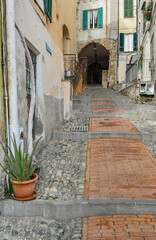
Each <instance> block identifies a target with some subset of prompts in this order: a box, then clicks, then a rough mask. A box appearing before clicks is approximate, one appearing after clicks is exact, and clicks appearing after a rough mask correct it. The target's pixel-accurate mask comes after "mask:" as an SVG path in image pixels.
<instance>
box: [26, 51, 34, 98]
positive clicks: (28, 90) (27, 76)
mask: <svg viewBox="0 0 156 240" xmlns="http://www.w3.org/2000/svg"><path fill="white" fill-rule="evenodd" d="M29 52H30V56H31V59H32V63H33V67H34V78H35V84H36V55H35V54H34V53H33V52H32V51H30V50H29ZM26 93H27V98H28V99H31V80H30V66H29V63H28V59H27V57H26Z"/></svg>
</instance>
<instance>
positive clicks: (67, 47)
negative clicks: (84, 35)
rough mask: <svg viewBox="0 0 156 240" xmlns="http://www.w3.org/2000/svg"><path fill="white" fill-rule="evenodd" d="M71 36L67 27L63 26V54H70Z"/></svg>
mask: <svg viewBox="0 0 156 240" xmlns="http://www.w3.org/2000/svg"><path fill="white" fill-rule="evenodd" d="M70 44H71V43H70V34H69V30H68V28H67V26H66V25H65V24H64V25H63V53H64V54H69V53H70Z"/></svg>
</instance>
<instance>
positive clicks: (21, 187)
mask: <svg viewBox="0 0 156 240" xmlns="http://www.w3.org/2000/svg"><path fill="white" fill-rule="evenodd" d="M32 176H33V177H34V178H33V179H31V180H28V181H23V182H18V181H13V180H12V179H10V181H11V182H12V186H13V190H14V195H15V199H16V198H17V199H18V198H19V200H22V199H23V200H25V199H26V200H29V198H30V199H32V196H33V194H34V189H35V184H36V180H37V179H38V175H37V174H36V173H33V174H32ZM24 198H25V199H24ZM33 198H34V197H33Z"/></svg>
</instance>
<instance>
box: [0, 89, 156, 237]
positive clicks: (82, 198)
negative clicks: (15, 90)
mask: <svg viewBox="0 0 156 240" xmlns="http://www.w3.org/2000/svg"><path fill="white" fill-rule="evenodd" d="M73 103H74V113H73V118H72V120H71V121H69V122H67V121H64V122H63V123H62V124H61V125H59V126H58V127H57V129H55V132H54V133H53V139H51V141H50V143H49V145H47V146H45V147H44V149H43V151H42V152H41V153H40V154H39V155H38V158H37V159H38V160H39V162H40V163H39V166H40V173H39V181H38V183H37V186H36V190H37V192H38V196H37V199H36V200H33V201H30V202H18V201H14V200H4V199H3V200H2V201H1V202H0V204H1V205H0V206H1V218H0V239H1V240H18V239H21V240H30V239H31V240H32V239H37V240H40V239H44V240H51V239H53V240H65V239H67V240H80V239H82V240H91V239H92V240H101V239H103V240H118V239H120V240H126V239H129V240H153V239H156V201H155V199H156V160H155V159H156V144H155V142H156V134H155V133H156V132H155V131H156V123H155V121H154V119H155V117H156V106H155V105H152V104H135V103H134V102H133V101H132V100H130V99H128V98H127V97H126V96H123V95H122V94H120V93H116V92H114V91H113V90H110V89H104V88H102V87H95V86H94V87H88V88H87V89H86V90H85V91H84V92H83V93H81V94H79V95H77V96H75V97H74V100H73Z"/></svg>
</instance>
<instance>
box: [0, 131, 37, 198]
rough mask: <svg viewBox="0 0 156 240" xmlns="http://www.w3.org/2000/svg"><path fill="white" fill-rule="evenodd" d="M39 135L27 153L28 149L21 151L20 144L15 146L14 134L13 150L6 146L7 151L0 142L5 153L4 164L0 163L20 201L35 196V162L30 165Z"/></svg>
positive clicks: (15, 195)
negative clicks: (30, 150)
mask: <svg viewBox="0 0 156 240" xmlns="http://www.w3.org/2000/svg"><path fill="white" fill-rule="evenodd" d="M40 139H41V137H40V138H39V139H38V141H37V142H36V143H35V145H34V148H33V150H32V153H31V154H30V155H29V154H28V151H23V152H22V151H21V144H20V145H19V147H18V146H17V142H16V139H15V135H13V138H12V144H13V151H11V149H10V147H8V152H7V150H6V149H5V147H4V145H3V143H2V142H1V141H0V144H1V146H2V148H3V151H4V153H5V157H6V161H5V166H3V165H2V164H1V163H0V166H1V167H2V168H3V170H4V171H5V172H6V173H7V174H8V175H9V177H10V181H11V182H12V185H13V190H14V198H15V199H17V200H20V201H26V200H31V199H33V198H35V197H36V196H37V193H36V192H35V191H34V189H35V183H36V180H37V179H38V175H37V174H36V173H34V171H35V169H36V167H37V164H35V165H34V166H33V165H32V159H33V155H34V152H35V149H36V147H37V145H38V142H39V141H40Z"/></svg>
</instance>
